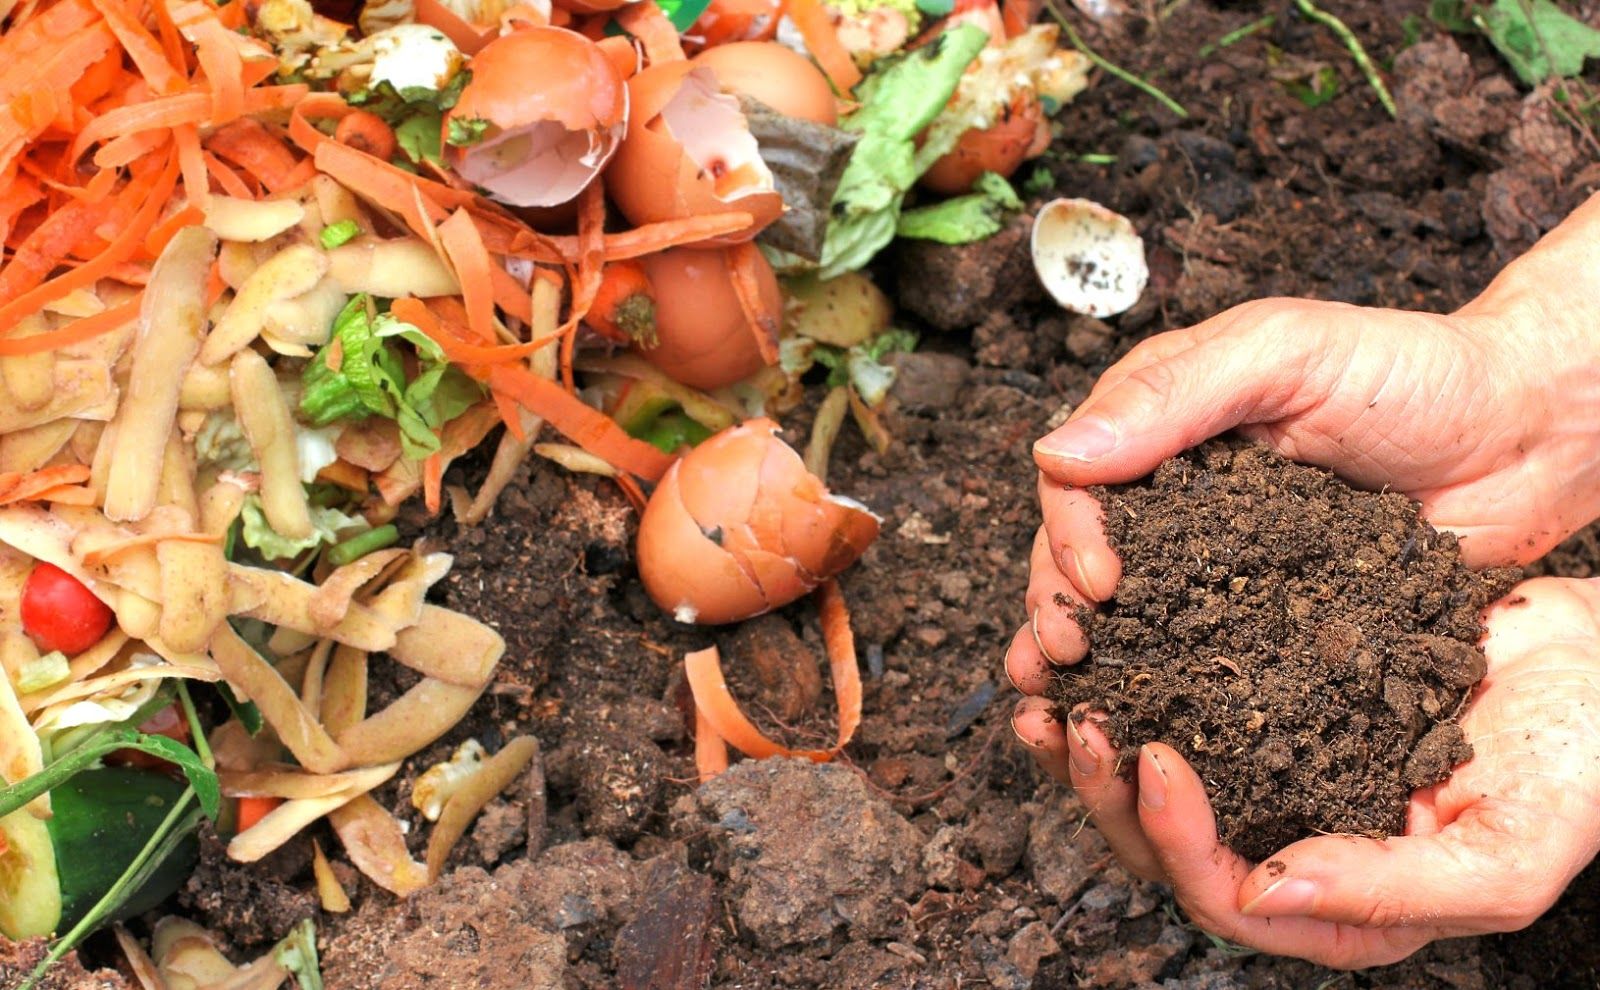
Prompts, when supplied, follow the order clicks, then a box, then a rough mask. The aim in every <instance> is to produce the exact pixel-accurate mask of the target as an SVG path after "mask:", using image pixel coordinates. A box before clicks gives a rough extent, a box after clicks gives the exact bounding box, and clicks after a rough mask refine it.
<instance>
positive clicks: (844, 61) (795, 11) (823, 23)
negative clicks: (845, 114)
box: [783, 0, 861, 96]
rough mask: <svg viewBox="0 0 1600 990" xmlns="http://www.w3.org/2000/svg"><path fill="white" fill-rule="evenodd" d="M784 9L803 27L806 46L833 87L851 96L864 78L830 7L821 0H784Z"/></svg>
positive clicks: (797, 26)
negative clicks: (857, 84)
mask: <svg viewBox="0 0 1600 990" xmlns="http://www.w3.org/2000/svg"><path fill="white" fill-rule="evenodd" d="M783 10H784V13H786V14H788V15H789V19H790V20H792V21H794V26H795V27H796V28H798V29H799V30H800V37H801V38H803V39H805V43H806V50H807V51H809V52H810V53H811V55H812V57H813V58H815V59H816V60H817V64H818V65H819V66H821V67H822V71H823V73H824V74H826V75H827V77H828V81H829V82H831V83H833V88H834V89H836V90H838V91H839V95H841V96H849V95H850V91H851V90H852V89H854V88H855V86H856V83H859V82H860V81H861V70H860V69H858V68H856V63H855V60H854V59H852V58H851V57H850V52H849V50H848V49H847V48H845V46H844V43H843V42H841V41H840V40H839V35H838V33H837V32H836V31H835V30H834V28H833V20H832V19H831V18H830V17H829V16H828V8H827V7H826V6H825V5H824V4H823V3H822V0H783Z"/></svg>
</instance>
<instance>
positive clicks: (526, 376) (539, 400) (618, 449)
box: [489, 364, 672, 481]
mask: <svg viewBox="0 0 1600 990" xmlns="http://www.w3.org/2000/svg"><path fill="white" fill-rule="evenodd" d="M489 387H490V388H492V389H494V390H495V391H497V392H505V393H506V394H508V395H510V396H511V397H512V398H513V399H516V400H517V402H519V403H521V404H522V406H523V407H524V408H525V409H527V410H528V411H529V412H531V413H535V414H537V415H539V416H541V417H543V418H544V420H545V421H546V422H548V423H549V424H550V425H551V426H553V427H555V428H556V429H557V430H558V431H560V432H561V433H562V434H563V435H564V436H566V437H567V438H568V439H570V440H571V441H572V442H573V443H576V444H577V445H578V446H580V447H582V448H583V449H584V450H587V451H588V452H589V453H591V454H593V455H595V456H596V457H598V458H600V459H601V460H603V461H605V462H606V463H607V464H610V465H611V466H613V467H615V468H617V469H619V470H622V471H627V472H629V473H630V474H636V475H638V476H639V477H641V478H643V479H645V480H646V481H656V480H659V479H660V477H661V476H662V475H663V474H665V473H666V470H667V467H668V466H669V465H670V464H671V463H672V458H671V457H669V456H667V455H666V454H663V453H662V452H661V451H659V450H657V449H656V448H655V447H652V446H651V445H650V444H647V443H645V442H644V441H643V440H635V439H634V438H633V437H631V436H629V435H628V434H627V432H626V431H624V430H623V429H622V427H621V426H618V425H617V423H616V421H615V420H613V419H612V418H611V417H609V416H607V415H606V414H605V413H603V412H601V411H600V410H598V409H595V408H594V407H593V406H589V405H586V404H584V402H583V400H581V399H579V398H578V397H577V396H576V395H573V394H572V393H571V392H568V391H566V390H565V389H563V388H562V387H561V386H560V385H557V384H556V383H555V382H552V381H550V380H549V379H548V378H542V377H540V376H538V375H535V374H534V373H533V372H531V371H529V370H528V369H527V368H526V367H523V366H522V365H518V364H497V365H495V366H494V367H493V368H492V369H490V371H489Z"/></svg>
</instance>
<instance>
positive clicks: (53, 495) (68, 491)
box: [33, 485, 100, 505]
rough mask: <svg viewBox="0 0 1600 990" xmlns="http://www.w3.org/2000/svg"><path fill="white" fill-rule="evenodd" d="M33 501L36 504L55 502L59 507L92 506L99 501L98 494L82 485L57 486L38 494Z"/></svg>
mask: <svg viewBox="0 0 1600 990" xmlns="http://www.w3.org/2000/svg"><path fill="white" fill-rule="evenodd" d="M33 499H34V501H36V502H55V503H57V504H59V505H93V504H95V502H97V501H99V499H100V493H99V492H97V491H95V490H94V489H93V488H85V487H83V486H82V485H57V486H56V487H55V488H48V489H46V490H44V491H42V492H40V493H39V494H37V495H35V496H34V497H33Z"/></svg>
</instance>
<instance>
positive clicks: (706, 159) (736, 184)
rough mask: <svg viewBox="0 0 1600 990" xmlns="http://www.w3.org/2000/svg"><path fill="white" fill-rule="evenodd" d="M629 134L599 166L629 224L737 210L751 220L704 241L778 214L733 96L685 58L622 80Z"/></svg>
mask: <svg viewBox="0 0 1600 990" xmlns="http://www.w3.org/2000/svg"><path fill="white" fill-rule="evenodd" d="M628 92H629V94H630V96H631V99H632V103H633V111H632V114H631V116H630V118H629V120H628V135H627V137H626V138H624V139H623V142H622V146H621V147H620V148H618V149H617V156H616V158H615V159H614V160H613V161H612V162H611V166H610V167H609V168H607V169H606V192H607V193H609V194H610V196H611V200H612V202H614V203H615V204H616V205H617V209H619V210H621V211H622V215H623V216H625V217H627V218H628V221H629V222H630V223H633V224H634V225H636V226H641V225H643V224H647V223H660V222H662V221H667V220H682V219H686V218H688V217H698V216H706V215H709V214H714V213H728V212H732V211H743V212H746V213H749V214H750V215H751V217H752V221H751V224H750V226H748V227H746V228H745V229H743V230H741V231H738V232H737V233H733V234H729V235H727V236H726V237H721V238H716V239H713V240H710V241H707V242H705V243H706V244H707V245H727V244H736V243H739V242H741V241H747V240H749V239H750V238H752V237H754V236H755V235H756V234H757V233H759V232H760V231H761V229H762V228H763V227H765V226H767V225H768V224H770V223H771V222H772V221H774V220H776V219H777V218H778V216H779V215H780V214H782V212H783V198H782V197H781V196H780V195H779V194H778V192H777V190H776V189H775V188H774V186H773V180H772V173H771V172H770V171H769V170H768V169H767V165H766V163H765V162H763V161H762V160H761V154H760V149H759V148H758V147H757V146H756V139H755V138H754V137H752V136H751V134H750V127H749V124H748V123H747V122H746V120H745V116H744V113H743V111H741V110H740V109H739V101H738V99H736V98H735V97H733V96H729V95H727V94H725V93H723V92H722V90H721V84H720V83H719V82H718V81H717V77H716V74H715V73H714V72H712V71H711V70H710V69H705V68H701V67H698V66H696V65H694V63H692V62H667V63H663V64H660V65H653V66H651V67H650V68H648V69H645V70H644V71H643V72H641V73H639V74H638V75H636V76H634V77H633V78H632V79H631V80H629V81H628Z"/></svg>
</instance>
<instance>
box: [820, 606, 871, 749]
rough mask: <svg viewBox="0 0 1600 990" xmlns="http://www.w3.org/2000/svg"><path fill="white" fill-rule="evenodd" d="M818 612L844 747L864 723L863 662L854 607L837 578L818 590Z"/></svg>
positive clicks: (838, 745)
mask: <svg viewBox="0 0 1600 990" xmlns="http://www.w3.org/2000/svg"><path fill="white" fill-rule="evenodd" d="M816 599H817V616H818V618H819V619H820V620H821V623H822V642H823V646H824V647H825V648H826V649H827V651H828V673H829V676H830V677H832V679H833V697H834V701H835V702H836V703H837V704H838V706H839V735H838V737H837V738H838V741H837V742H836V743H835V744H834V747H833V748H834V751H835V752H837V751H838V750H841V749H844V747H845V746H846V745H847V744H849V742H850V740H851V739H852V738H854V737H855V734H856V729H857V728H858V727H859V726H860V725H861V665H860V664H859V663H858V662H857V661H856V637H855V633H854V632H852V631H851V629H850V609H849V607H848V606H846V605H845V601H844V593H843V592H842V591H840V590H839V582H838V581H837V580H836V579H834V578H829V579H828V580H826V581H824V582H822V584H821V585H820V586H819V587H818V588H817V590H816Z"/></svg>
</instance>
